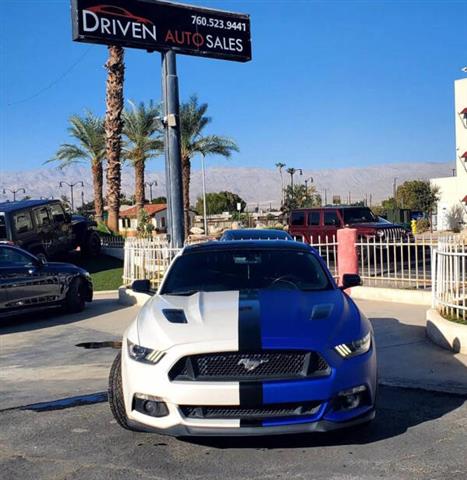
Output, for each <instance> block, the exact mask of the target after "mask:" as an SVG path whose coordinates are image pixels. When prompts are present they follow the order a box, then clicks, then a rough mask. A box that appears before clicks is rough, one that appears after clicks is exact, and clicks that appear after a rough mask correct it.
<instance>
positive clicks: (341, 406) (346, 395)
mask: <svg viewBox="0 0 467 480" xmlns="http://www.w3.org/2000/svg"><path fill="white" fill-rule="evenodd" d="M366 391H367V389H366V387H365V385H359V386H358V387H353V388H349V389H348V390H342V391H341V392H339V393H338V394H337V397H336V398H335V401H334V410H351V409H352V408H357V407H359V406H360V405H361V404H362V403H364V400H365V396H366Z"/></svg>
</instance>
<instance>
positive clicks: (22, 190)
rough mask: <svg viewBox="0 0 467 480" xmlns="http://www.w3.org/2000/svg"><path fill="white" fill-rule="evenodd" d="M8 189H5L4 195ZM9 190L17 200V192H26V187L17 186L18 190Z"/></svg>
mask: <svg viewBox="0 0 467 480" xmlns="http://www.w3.org/2000/svg"><path fill="white" fill-rule="evenodd" d="M6 192H7V190H5V189H3V195H6ZM8 192H10V193H12V194H13V201H14V202H16V194H17V193H19V192H23V193H26V190H25V189H24V188H17V189H16V190H8Z"/></svg>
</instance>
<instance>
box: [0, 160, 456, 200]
mask: <svg viewBox="0 0 467 480" xmlns="http://www.w3.org/2000/svg"><path fill="white" fill-rule="evenodd" d="M452 167H453V165H452V164H451V163H426V162H425V163H391V164H385V165H372V166H367V167H348V168H325V169H313V170H304V171H303V175H299V174H298V173H297V174H295V176H294V182H295V183H297V182H298V183H303V182H304V180H305V179H309V178H310V177H311V178H313V185H315V186H316V189H317V191H318V192H319V193H320V194H321V195H322V197H323V200H324V198H325V197H326V199H327V202H328V203H331V202H332V198H333V196H335V195H338V196H340V198H341V201H342V202H343V203H345V202H347V201H348V199H349V195H350V200H351V201H356V200H362V199H365V198H366V199H367V200H368V201H370V200H371V203H372V204H377V203H379V202H381V200H384V199H385V198H388V197H389V196H392V191H393V184H394V179H396V180H395V181H396V184H397V185H400V184H401V183H403V182H404V181H406V180H413V179H420V180H425V179H429V178H434V177H443V176H450V175H452ZM80 180H81V181H83V182H84V184H85V186H84V189H83V188H81V187H76V188H75V193H74V199H75V204H76V205H80V204H81V191H83V193H84V200H85V201H88V200H91V199H92V181H91V173H90V169H89V167H86V166H85V165H84V164H83V165H74V166H71V167H68V168H66V169H64V170H59V169H57V168H41V169H35V170H23V171H0V199H1V200H6V199H7V198H9V199H11V198H12V194H11V193H10V192H9V191H8V190H15V189H18V188H25V189H26V195H29V196H31V197H32V198H38V197H41V196H45V197H51V196H53V197H55V198H58V197H60V196H61V195H66V196H67V197H68V198H70V188H69V187H67V186H66V187H62V188H59V183H60V181H66V182H68V183H75V182H79V181H80ZM154 180H156V181H157V184H158V186H156V187H153V192H152V194H153V197H158V196H162V195H165V177H164V172H163V171H147V172H146V181H147V182H152V181H154ZM283 182H284V183H289V182H290V175H288V174H287V173H286V172H283ZM201 185H202V184H201V171H200V170H193V171H192V181H191V200H192V202H193V203H194V202H195V201H196V198H197V197H198V196H199V195H200V194H201ZM309 185H310V182H309ZM3 189H5V190H6V194H3V195H2V192H3ZM206 189H207V191H208V192H210V191H211V192H218V191H223V190H227V191H231V192H234V193H237V194H238V195H240V197H242V198H243V199H244V200H245V201H246V202H248V203H249V204H250V205H254V206H256V205H258V204H259V205H260V206H262V207H263V208H265V207H269V206H270V205H271V206H272V207H277V206H278V205H279V203H280V197H281V177H280V175H279V171H278V170H277V169H266V168H253V167H251V168H250V167H209V168H207V170H206ZM122 191H123V192H124V193H125V195H127V196H129V195H132V194H133V191H134V186H133V172H132V170H131V169H129V168H125V169H124V170H123V172H122ZM22 195H23V194H22V193H21V194H19V195H18V198H21V197H22ZM146 195H147V197H148V198H149V195H150V194H149V189H147V192H146Z"/></svg>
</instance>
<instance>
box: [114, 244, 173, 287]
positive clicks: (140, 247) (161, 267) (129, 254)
mask: <svg viewBox="0 0 467 480" xmlns="http://www.w3.org/2000/svg"><path fill="white" fill-rule="evenodd" d="M180 250H181V249H179V248H170V247H169V246H168V244H167V243H166V242H160V241H157V240H156V239H150V238H148V239H146V238H127V239H126V240H125V248H124V260H123V284H124V285H131V283H132V282H133V281H134V280H138V279H143V278H144V279H147V280H150V282H151V286H152V288H154V289H155V288H157V287H158V286H159V284H160V283H161V280H162V278H163V276H164V274H165V272H166V270H167V268H168V267H169V265H170V263H171V262H172V260H173V258H174V257H175V256H176V255H177V253H179V252H180Z"/></svg>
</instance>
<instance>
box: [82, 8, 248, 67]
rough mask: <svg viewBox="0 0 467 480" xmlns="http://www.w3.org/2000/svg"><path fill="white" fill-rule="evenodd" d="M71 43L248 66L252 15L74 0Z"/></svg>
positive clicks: (202, 9)
mask: <svg viewBox="0 0 467 480" xmlns="http://www.w3.org/2000/svg"><path fill="white" fill-rule="evenodd" d="M72 19H73V40H76V41H78V42H88V43H89V42H91V43H103V44H106V45H121V46H123V47H133V48H141V49H144V50H149V51H154V50H158V51H166V50H174V51H175V52H177V53H184V54H187V55H199V56H203V57H212V58H221V59H224V60H235V61H239V62H247V61H249V60H251V41H250V17H249V15H244V14H239V13H230V12H224V11H221V10H212V9H208V8H201V7H194V6H190V5H181V4H176V3H169V2H160V1H156V0H101V1H99V0H72Z"/></svg>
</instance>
